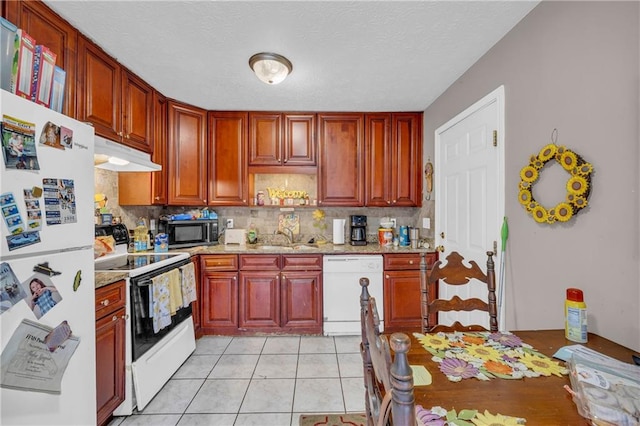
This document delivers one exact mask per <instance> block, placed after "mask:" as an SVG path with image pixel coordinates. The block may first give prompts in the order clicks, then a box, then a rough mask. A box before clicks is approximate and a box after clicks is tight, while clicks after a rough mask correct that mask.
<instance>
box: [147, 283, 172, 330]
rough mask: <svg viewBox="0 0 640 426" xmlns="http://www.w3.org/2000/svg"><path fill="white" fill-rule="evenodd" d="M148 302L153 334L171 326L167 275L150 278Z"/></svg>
mask: <svg viewBox="0 0 640 426" xmlns="http://www.w3.org/2000/svg"><path fill="white" fill-rule="evenodd" d="M151 281H152V284H151V285H150V286H149V300H150V301H151V317H152V319H153V332H154V333H157V332H158V331H160V330H162V329H163V328H165V327H167V326H168V325H170V324H171V314H170V311H169V274H168V273H164V274H160V275H158V276H156V277H153V278H151Z"/></svg>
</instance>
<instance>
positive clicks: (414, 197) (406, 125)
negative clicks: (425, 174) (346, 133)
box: [365, 113, 422, 207]
mask: <svg viewBox="0 0 640 426" xmlns="http://www.w3.org/2000/svg"><path fill="white" fill-rule="evenodd" d="M421 129H422V114H421V113H373V114H367V115H366V117H365V138H366V141H367V161H366V182H367V190H366V201H365V204H366V205H367V206H370V207H416V206H420V205H421V204H422V196H421V194H422V173H421V171H422V131H421Z"/></svg>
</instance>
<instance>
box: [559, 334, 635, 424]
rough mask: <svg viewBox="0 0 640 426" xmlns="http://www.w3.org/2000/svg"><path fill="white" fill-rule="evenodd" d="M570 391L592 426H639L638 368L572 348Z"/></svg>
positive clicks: (604, 356)
mask: <svg viewBox="0 0 640 426" xmlns="http://www.w3.org/2000/svg"><path fill="white" fill-rule="evenodd" d="M571 349H572V351H571V352H572V355H571V358H570V359H569V360H568V361H567V366H568V367H569V371H570V378H571V386H572V388H573V389H572V390H571V391H570V392H571V394H572V395H573V401H574V402H575V404H576V406H577V407H578V412H579V413H580V415H581V416H582V417H585V418H588V419H590V420H591V422H592V424H595V425H615V426H638V425H640V366H637V365H633V364H627V363H624V362H621V361H618V360H616V359H614V358H611V357H608V356H606V355H603V354H601V353H600V352H597V351H594V350H591V349H588V348H586V347H584V346H579V345H576V346H573V347H571Z"/></svg>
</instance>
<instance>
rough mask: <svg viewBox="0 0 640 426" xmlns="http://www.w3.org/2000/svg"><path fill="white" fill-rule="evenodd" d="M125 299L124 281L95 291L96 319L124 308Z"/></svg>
mask: <svg viewBox="0 0 640 426" xmlns="http://www.w3.org/2000/svg"><path fill="white" fill-rule="evenodd" d="M126 298H127V292H126V287H125V281H124V280H122V281H118V282H115V283H113V284H109V285H107V286H104V287H100V288H98V289H96V319H99V318H102V317H104V316H106V315H109V314H110V313H112V312H114V311H116V310H118V309H120V308H122V307H124V306H125V303H126Z"/></svg>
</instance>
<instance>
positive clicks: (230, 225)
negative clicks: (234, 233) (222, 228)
mask: <svg viewBox="0 0 640 426" xmlns="http://www.w3.org/2000/svg"><path fill="white" fill-rule="evenodd" d="M226 226H227V229H233V219H227V225H226Z"/></svg>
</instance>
